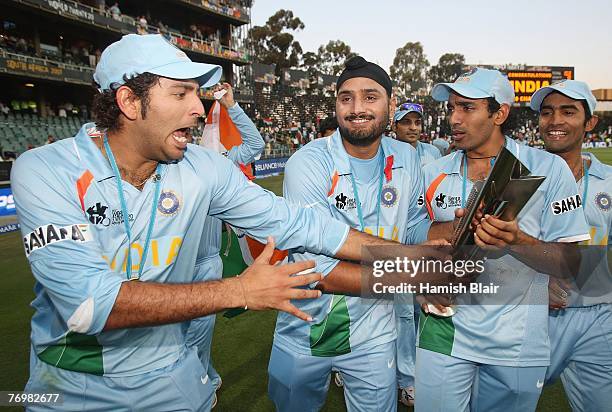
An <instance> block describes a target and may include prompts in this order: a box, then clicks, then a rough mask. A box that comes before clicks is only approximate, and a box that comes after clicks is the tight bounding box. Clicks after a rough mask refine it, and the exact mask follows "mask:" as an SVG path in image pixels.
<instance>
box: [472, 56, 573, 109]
mask: <svg viewBox="0 0 612 412" xmlns="http://www.w3.org/2000/svg"><path fill="white" fill-rule="evenodd" d="M473 67H484V68H487V69H497V70H499V71H501V72H502V73H504V74H505V75H506V76H508V80H509V81H510V83H511V84H512V87H514V103H515V105H517V106H526V105H528V104H529V102H530V101H531V95H532V94H533V93H534V92H535V91H536V90H538V89H539V88H541V87H546V86H548V85H550V84H552V83H555V82H558V81H561V80H574V68H573V67H563V66H526V65H505V66H501V65H467V67H466V68H467V69H470V68H473Z"/></svg>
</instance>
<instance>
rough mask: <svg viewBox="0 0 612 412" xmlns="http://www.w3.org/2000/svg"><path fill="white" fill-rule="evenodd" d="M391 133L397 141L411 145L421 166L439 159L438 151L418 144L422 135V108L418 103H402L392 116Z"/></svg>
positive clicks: (431, 146)
mask: <svg viewBox="0 0 612 412" xmlns="http://www.w3.org/2000/svg"><path fill="white" fill-rule="evenodd" d="M393 131H394V132H395V136H396V138H397V140H400V141H402V142H404V143H408V144H410V145H412V147H414V148H415V149H416V151H417V155H418V156H419V159H420V160H421V165H426V164H427V163H429V162H431V161H433V160H436V159H439V158H440V157H441V155H440V150H438V148H437V147H435V146H433V145H431V144H429V143H424V142H419V138H420V137H421V133H423V106H422V105H420V104H418V103H411V102H406V103H402V104H401V105H400V107H399V108H398V109H397V110H396V111H395V114H394V115H393Z"/></svg>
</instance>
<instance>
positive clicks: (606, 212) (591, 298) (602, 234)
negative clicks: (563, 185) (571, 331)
mask: <svg viewBox="0 0 612 412" xmlns="http://www.w3.org/2000/svg"><path fill="white" fill-rule="evenodd" d="M582 156H583V158H588V159H590V160H591V166H590V167H589V168H588V176H587V177H583V178H582V179H580V181H579V182H578V193H580V194H581V196H583V197H584V193H585V185H586V181H587V178H588V187H587V188H586V189H587V190H586V197H584V199H583V204H582V208H583V210H584V214H585V217H586V221H587V223H588V225H589V231H590V233H589V234H590V235H591V239H590V240H589V241H585V242H583V243H582V244H583V245H588V246H597V247H593V248H590V247H589V248H583V250H584V249H588V250H586V251H585V253H587V254H586V255H584V256H583V261H584V260H591V261H592V262H599V264H598V265H597V266H596V267H595V268H594V270H592V271H591V269H589V270H588V273H586V274H587V275H588V279H587V280H586V282H585V283H584V285H582V286H581V287H580V292H579V293H576V291H573V292H571V293H570V294H569V297H568V306H569V307H584V306H593V305H598V304H601V303H612V274H611V273H610V267H609V262H608V259H607V258H606V255H607V254H609V252H610V245H611V244H612V241H611V240H612V210H610V209H611V208H612V196H611V193H612V166H608V165H605V164H603V163H601V162H600V161H599V160H597V158H596V157H595V156H594V155H593V154H592V153H583V154H582ZM606 246H607V247H606ZM591 253H594V254H595V255H596V256H593V257H592V259H589V258H590V257H591V255H590V254H591ZM592 262H585V263H587V264H589V263H592Z"/></svg>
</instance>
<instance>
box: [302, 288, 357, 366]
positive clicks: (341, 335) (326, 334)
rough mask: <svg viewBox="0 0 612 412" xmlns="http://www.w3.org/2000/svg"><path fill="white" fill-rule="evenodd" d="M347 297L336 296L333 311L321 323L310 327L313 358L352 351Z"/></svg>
mask: <svg viewBox="0 0 612 412" xmlns="http://www.w3.org/2000/svg"><path fill="white" fill-rule="evenodd" d="M350 326H351V317H350V316H349V312H348V306H347V305H346V296H344V295H334V296H333V301H332V309H331V311H330V312H329V313H328V314H327V316H326V317H325V319H323V321H322V322H321V323H318V324H316V325H312V326H311V327H310V350H311V353H312V355H313V356H337V355H344V354H345V353H349V352H350V351H351V342H350V340H349V338H350V336H351V331H350Z"/></svg>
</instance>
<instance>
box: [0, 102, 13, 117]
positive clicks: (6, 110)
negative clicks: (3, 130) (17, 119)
mask: <svg viewBox="0 0 612 412" xmlns="http://www.w3.org/2000/svg"><path fill="white" fill-rule="evenodd" d="M10 111H11V109H10V108H9V107H8V106H6V105H5V104H4V103H2V102H0V113H2V114H3V115H5V116H6V115H7V114H9V112H10Z"/></svg>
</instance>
